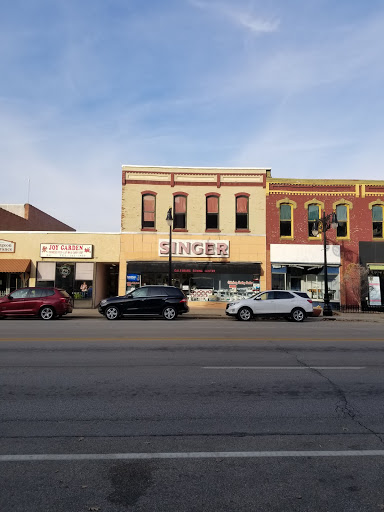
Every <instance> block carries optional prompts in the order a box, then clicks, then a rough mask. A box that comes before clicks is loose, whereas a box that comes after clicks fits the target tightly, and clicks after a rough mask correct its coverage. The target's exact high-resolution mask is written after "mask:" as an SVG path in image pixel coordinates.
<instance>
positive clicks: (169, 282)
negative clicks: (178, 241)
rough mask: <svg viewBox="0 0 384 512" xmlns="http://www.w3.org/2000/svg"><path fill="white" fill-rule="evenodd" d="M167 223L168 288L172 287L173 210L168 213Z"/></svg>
mask: <svg viewBox="0 0 384 512" xmlns="http://www.w3.org/2000/svg"><path fill="white" fill-rule="evenodd" d="M165 220H166V222H167V224H168V226H169V252H168V254H169V266H168V286H172V223H173V217H172V208H170V209H169V210H168V212H167V217H166V219H165Z"/></svg>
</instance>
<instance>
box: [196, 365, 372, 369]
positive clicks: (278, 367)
mask: <svg viewBox="0 0 384 512" xmlns="http://www.w3.org/2000/svg"><path fill="white" fill-rule="evenodd" d="M202 368H203V370H364V369H365V368H366V366H202Z"/></svg>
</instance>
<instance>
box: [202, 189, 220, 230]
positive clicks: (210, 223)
mask: <svg viewBox="0 0 384 512" xmlns="http://www.w3.org/2000/svg"><path fill="white" fill-rule="evenodd" d="M205 219H206V220H205V229H206V230H210V229H219V198H218V196H217V195H207V197H206V217H205Z"/></svg>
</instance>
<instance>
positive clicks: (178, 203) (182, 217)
mask: <svg viewBox="0 0 384 512" xmlns="http://www.w3.org/2000/svg"><path fill="white" fill-rule="evenodd" d="M173 212H174V213H173V229H186V228H187V196H185V195H175V196H174V198H173Z"/></svg>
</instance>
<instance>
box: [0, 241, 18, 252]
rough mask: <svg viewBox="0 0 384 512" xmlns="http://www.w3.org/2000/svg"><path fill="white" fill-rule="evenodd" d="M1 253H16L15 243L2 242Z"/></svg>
mask: <svg viewBox="0 0 384 512" xmlns="http://www.w3.org/2000/svg"><path fill="white" fill-rule="evenodd" d="M0 252H15V242H10V241H9V240H0Z"/></svg>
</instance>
